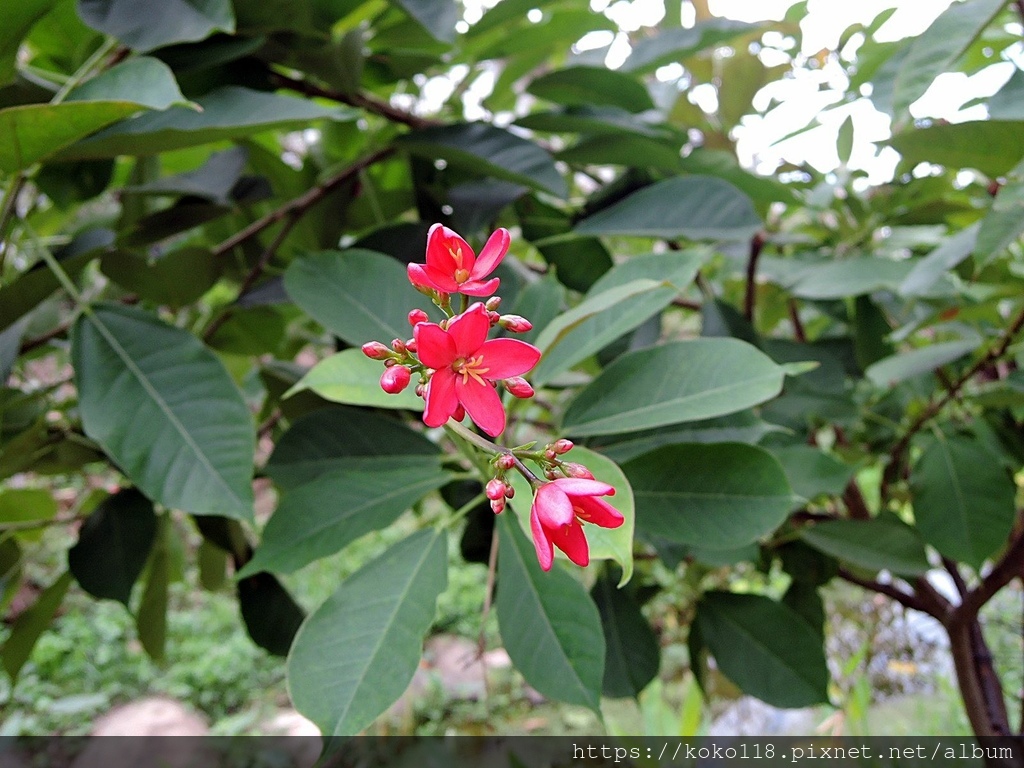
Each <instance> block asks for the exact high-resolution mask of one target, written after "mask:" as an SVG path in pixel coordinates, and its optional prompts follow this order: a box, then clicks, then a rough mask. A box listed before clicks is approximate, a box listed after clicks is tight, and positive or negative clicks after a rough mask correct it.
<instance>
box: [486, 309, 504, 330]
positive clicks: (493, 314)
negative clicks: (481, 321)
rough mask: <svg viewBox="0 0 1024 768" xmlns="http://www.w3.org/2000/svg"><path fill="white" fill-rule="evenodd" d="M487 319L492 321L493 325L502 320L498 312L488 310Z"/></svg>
mask: <svg viewBox="0 0 1024 768" xmlns="http://www.w3.org/2000/svg"><path fill="white" fill-rule="evenodd" d="M487 320H488V322H490V324H491V326H492V327H493V326H495V325H497V324H498V322H499V321H500V320H501V315H499V314H498V313H497V312H488V313H487Z"/></svg>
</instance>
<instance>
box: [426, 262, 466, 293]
mask: <svg viewBox="0 0 1024 768" xmlns="http://www.w3.org/2000/svg"><path fill="white" fill-rule="evenodd" d="M424 271H425V272H426V275H427V279H428V280H430V281H431V282H432V283H433V284H434V285H435V286H436V287H437V290H439V291H444V292H445V293H455V292H456V291H458V290H459V284H458V283H457V282H455V278H454V277H452V273H451V272H445V271H444V270H443V269H438V268H437V267H435V266H434V265H433V264H427V268H426V269H425V270H424Z"/></svg>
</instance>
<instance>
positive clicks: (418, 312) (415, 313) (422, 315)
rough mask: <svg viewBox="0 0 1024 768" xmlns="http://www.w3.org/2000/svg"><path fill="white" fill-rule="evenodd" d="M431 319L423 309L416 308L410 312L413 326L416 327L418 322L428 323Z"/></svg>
mask: <svg viewBox="0 0 1024 768" xmlns="http://www.w3.org/2000/svg"><path fill="white" fill-rule="evenodd" d="M429 321H430V318H429V317H427V313H426V312H424V311H423V310H422V309H414V310H412V311H411V312H410V313H409V325H411V326H412V327H413V328H415V327H416V323H426V322H429ZM406 346H408V345H406Z"/></svg>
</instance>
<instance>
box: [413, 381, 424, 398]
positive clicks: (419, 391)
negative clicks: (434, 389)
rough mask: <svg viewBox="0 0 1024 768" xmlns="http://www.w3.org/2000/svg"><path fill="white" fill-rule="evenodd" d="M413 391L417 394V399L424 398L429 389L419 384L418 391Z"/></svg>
mask: <svg viewBox="0 0 1024 768" xmlns="http://www.w3.org/2000/svg"><path fill="white" fill-rule="evenodd" d="M413 391H414V392H415V393H416V397H423V396H424V395H426V394H427V388H426V386H425V385H423V384H417V385H416V389H415V390H413Z"/></svg>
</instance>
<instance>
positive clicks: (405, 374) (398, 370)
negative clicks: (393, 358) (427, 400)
mask: <svg viewBox="0 0 1024 768" xmlns="http://www.w3.org/2000/svg"><path fill="white" fill-rule="evenodd" d="M411 378H412V376H411V375H410V373H409V369H408V368H406V367H405V366H404V365H393V366H391V367H390V368H385V369H384V375H383V376H381V377H380V388H381V389H383V390H384V391H385V392H387V393H388V394H389V395H397V394H398V393H399V392H401V391H402V390H403V389H405V388H406V387H407V386H409V380H410V379H411Z"/></svg>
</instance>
